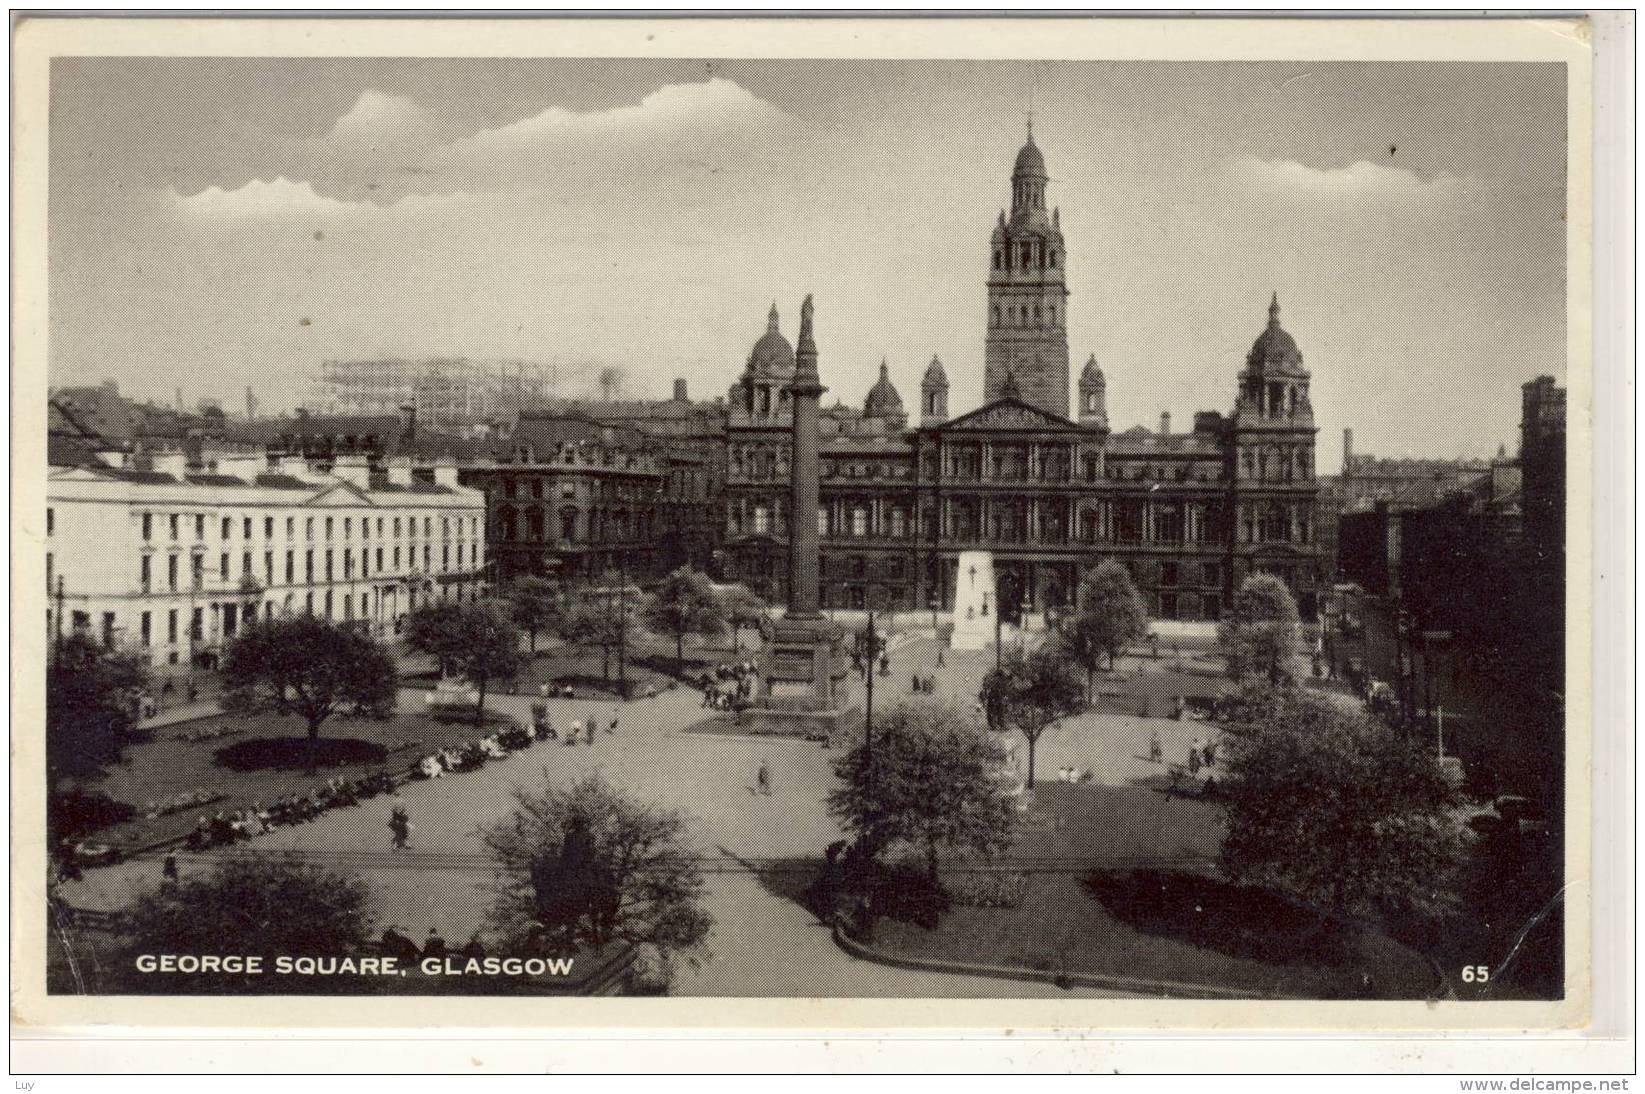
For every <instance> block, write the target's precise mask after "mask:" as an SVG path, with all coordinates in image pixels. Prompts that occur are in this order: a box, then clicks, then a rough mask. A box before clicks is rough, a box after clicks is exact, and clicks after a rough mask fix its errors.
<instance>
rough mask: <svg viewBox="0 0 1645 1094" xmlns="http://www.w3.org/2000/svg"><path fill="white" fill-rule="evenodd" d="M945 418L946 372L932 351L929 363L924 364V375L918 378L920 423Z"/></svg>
mask: <svg viewBox="0 0 1645 1094" xmlns="http://www.w3.org/2000/svg"><path fill="white" fill-rule="evenodd" d="M947 420H948V373H947V372H946V371H944V369H943V367H942V361H941V360H940V359H938V357H937V355H936V354H934V353H933V354H932V355H931V363H930V364H929V365H926V366H925V376H924V378H923V379H921V380H920V424H922V425H937V424H938V423H940V422H945V421H947Z"/></svg>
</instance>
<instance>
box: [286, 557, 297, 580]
mask: <svg viewBox="0 0 1645 1094" xmlns="http://www.w3.org/2000/svg"><path fill="white" fill-rule="evenodd" d="M296 580H297V552H296V551H287V552H286V584H287V585H291V584H293V583H295V582H296Z"/></svg>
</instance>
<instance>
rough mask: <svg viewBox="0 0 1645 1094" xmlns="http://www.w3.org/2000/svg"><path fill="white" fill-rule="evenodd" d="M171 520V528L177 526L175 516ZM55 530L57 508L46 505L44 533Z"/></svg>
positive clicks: (173, 536)
mask: <svg viewBox="0 0 1645 1094" xmlns="http://www.w3.org/2000/svg"><path fill="white" fill-rule="evenodd" d="M171 521H172V524H171V526H172V528H173V529H175V528H176V527H177V518H176V517H172V518H171ZM56 531H57V510H55V509H52V508H49V507H48V508H47V509H46V535H48V536H49V535H53V534H54V533H56ZM172 538H173V539H175V538H176V533H175V532H173V533H172Z"/></svg>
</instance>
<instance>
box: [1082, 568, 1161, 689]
mask: <svg viewBox="0 0 1645 1094" xmlns="http://www.w3.org/2000/svg"><path fill="white" fill-rule="evenodd" d="M1147 633H1148V612H1147V611H1146V609H1144V608H1143V606H1142V597H1141V596H1140V595H1138V593H1137V588H1136V586H1135V585H1133V584H1131V575H1130V574H1129V573H1128V572H1127V571H1126V569H1125V567H1124V566H1121V565H1120V564H1119V563H1117V562H1114V561H1113V560H1111V559H1110V560H1109V561H1107V562H1104V563H1102V564H1101V565H1099V566H1098V567H1097V568H1096V569H1095V570H1093V571H1091V573H1090V574H1089V575H1087V576H1086V578H1085V581H1084V582H1083V583H1082V584H1081V585H1080V592H1079V604H1078V606H1077V608H1076V609H1075V611H1074V613H1073V615H1071V616H1070V617H1069V619H1068V621H1067V623H1066V624H1065V625H1064V626H1063V629H1062V640H1063V647H1064V649H1066V650H1067V651H1068V654H1069V656H1070V657H1072V658H1073V660H1074V662H1075V663H1076V664H1078V665H1079V666H1080V667H1081V668H1083V669H1085V701H1086V702H1087V703H1090V702H1091V688H1092V682H1093V678H1094V677H1095V676H1096V673H1097V670H1098V669H1099V668H1101V667H1102V660H1103V658H1105V657H1106V658H1107V659H1108V667H1109V668H1110V669H1112V668H1113V667H1114V659H1115V658H1117V657H1118V656H1119V655H1120V654H1121V653H1123V652H1125V648H1126V647H1127V646H1129V645H1130V644H1131V643H1133V642H1135V641H1137V640H1138V639H1140V638H1142V636H1143V635H1145V634H1147Z"/></svg>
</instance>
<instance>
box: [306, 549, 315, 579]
mask: <svg viewBox="0 0 1645 1094" xmlns="http://www.w3.org/2000/svg"><path fill="white" fill-rule="evenodd" d="M303 580H304V581H308V582H311V583H312V582H313V581H314V552H313V551H304V552H303Z"/></svg>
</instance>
